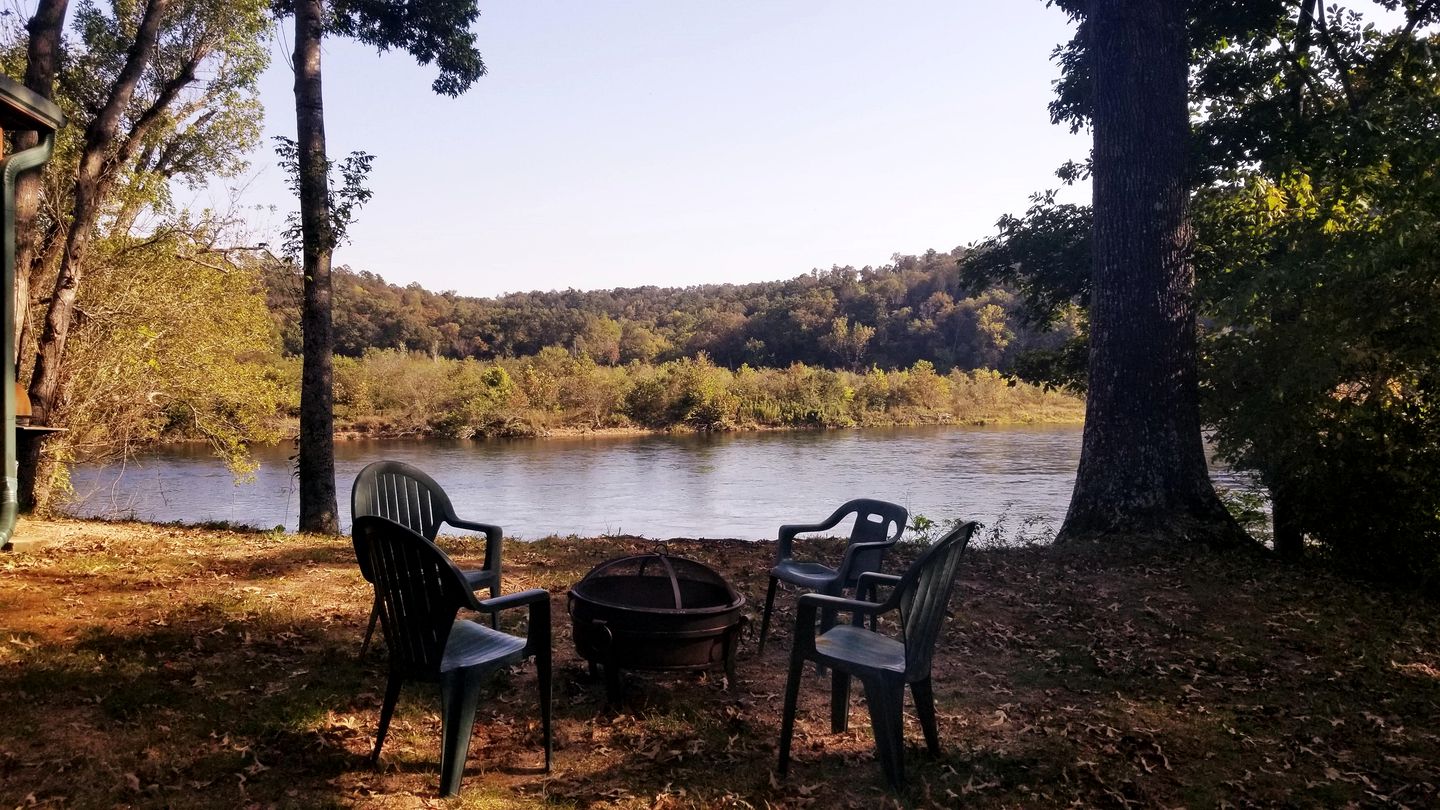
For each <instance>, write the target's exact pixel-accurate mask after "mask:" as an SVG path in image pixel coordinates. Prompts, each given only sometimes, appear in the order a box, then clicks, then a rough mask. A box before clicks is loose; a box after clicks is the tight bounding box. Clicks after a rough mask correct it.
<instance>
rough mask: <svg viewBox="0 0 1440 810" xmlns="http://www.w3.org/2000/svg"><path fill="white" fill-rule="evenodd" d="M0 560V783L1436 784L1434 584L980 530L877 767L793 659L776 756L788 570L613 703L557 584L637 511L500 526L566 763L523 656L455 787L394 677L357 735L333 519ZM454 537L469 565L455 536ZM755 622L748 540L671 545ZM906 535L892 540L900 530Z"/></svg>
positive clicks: (1415, 791)
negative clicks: (533, 538) (737, 627)
mask: <svg viewBox="0 0 1440 810" xmlns="http://www.w3.org/2000/svg"><path fill="white" fill-rule="evenodd" d="M17 535H18V536H23V537H27V538H28V537H45V538H49V539H50V540H51V542H50V544H49V545H47V546H46V547H44V548H43V549H42V550H41V551H39V552H37V553H35V554H28V555H19V554H17V555H9V556H5V557H0V710H3V712H4V722H3V723H0V805H4V806H7V807H13V806H23V805H30V804H34V805H40V806H67V807H101V806H104V807H109V806H115V805H128V806H138V807H213V806H226V807H245V806H256V807H270V806H274V807H306V808H309V807H357V806H358V807H427V806H444V807H475V808H490V807H539V806H558V807H619V808H638V807H692V806H699V807H764V806H766V805H767V804H768V805H771V806H811V807H824V808H838V807H866V808H868V807H876V806H885V805H887V804H898V805H901V806H921V807H923V806H954V805H956V804H959V803H964V804H967V805H975V806H980V807H1001V806H1017V805H1023V806H1062V805H1072V804H1078V805H1081V806H1096V807H1124V806H1136V805H1138V806H1207V805H1209V806H1215V805H1287V806H1310V807H1328V806H1340V805H1346V804H1355V805H1373V806H1382V805H1395V806H1410V807H1422V806H1435V805H1436V804H1437V803H1440V606H1437V605H1435V604H1434V603H1430V602H1426V601H1423V600H1421V599H1420V598H1418V597H1415V596H1411V595H1407V594H1404V593H1392V592H1386V591H1383V590H1378V589H1375V588H1373V587H1367V586H1364V585H1361V584H1357V583H1353V582H1349V581H1345V580H1342V579H1337V578H1335V577H1334V576H1331V575H1328V574H1325V573H1323V572H1318V571H1312V570H1306V569H1295V568H1289V567H1283V566H1279V565H1276V564H1274V563H1271V562H1268V561H1265V560H1262V559H1258V558H1254V557H1248V556H1242V557H1219V556H1213V555H1208V554H1203V553H1194V554H1192V553H1183V552H1178V551H1173V550H1171V551H1161V552H1157V553H1156V554H1155V555H1150V556H1137V555H1134V554H1124V555H1118V554H1111V555H1105V554H1097V553H1095V552H1093V551H1086V552H1079V551H1066V550H1057V549H1043V548H1027V549H1011V550H1003V549H972V550H971V551H970V552H968V555H969V556H968V557H967V564H966V566H965V569H964V571H963V573H962V575H961V580H960V582H959V585H958V587H957V593H956V595H955V597H954V600H953V602H952V613H953V619H952V621H951V622H949V623H948V625H947V627H946V630H945V633H944V636H943V637H942V641H941V644H942V649H941V651H940V652H939V653H938V655H937V659H936V670H935V676H936V679H937V704H938V707H939V713H940V727H941V740H942V744H943V752H942V754H941V756H940V757H939V758H934V759H932V758H931V757H929V756H928V755H926V754H925V753H924V750H923V745H922V744H921V742H920V734H919V729H918V728H917V727H916V725H915V723H914V721H913V718H912V719H910V720H907V743H908V748H909V750H908V752H907V767H908V769H909V774H910V784H909V787H908V788H907V789H906V791H905V792H903V793H902V794H898V795H897V794H892V793H890V792H888V791H887V790H886V789H885V787H884V785H883V783H882V782H881V779H880V773H879V768H878V766H877V765H876V764H875V763H874V761H873V759H872V743H871V739H870V735H869V724H868V717H867V715H866V713H865V708H864V703H863V700H861V699H860V697H859V695H858V692H859V690H858V689H857V690H855V691H856V693H857V694H856V695H855V697H854V698H852V700H853V703H852V706H851V724H850V725H851V730H850V731H849V732H847V733H844V734H838V735H837V734H831V733H829V723H828V713H827V711H826V700H827V698H828V687H827V682H825V681H821V680H820V679H817V678H807V680H806V682H805V684H804V686H803V690H802V692H801V713H800V720H799V724H798V729H797V736H796V744H795V761H794V763H793V764H792V769H791V775H790V777H789V778H787V779H780V778H778V777H777V776H775V774H774V773H773V769H774V757H775V744H776V740H777V736H778V728H779V715H780V702H781V691H782V689H783V679H784V670H785V656H786V650H787V648H788V641H789V636H790V630H791V628H790V624H791V623H793V609H792V607H793V597H792V596H791V595H788V594H785V595H782V596H781V598H780V599H778V600H777V608H778V610H779V616H778V617H777V620H776V623H775V625H773V626H772V634H773V635H772V637H771V643H770V644H769V645H768V646H767V650H766V652H765V654H764V655H763V656H758V655H757V654H756V652H755V650H754V643H753V638H749V639H747V640H746V643H745V645H744V646H743V647H742V653H741V661H740V665H739V679H738V681H739V682H738V683H736V684H727V683H726V682H725V680H724V678H723V676H722V675H721V674H720V673H718V672H710V673H690V674H681V675H658V674H645V673H640V674H636V675H634V676H632V677H630V678H629V681H628V684H627V696H626V700H625V703H624V704H623V705H622V706H620V707H618V708H615V709H611V708H607V707H606V706H605V701H604V686H603V684H601V683H596V682H593V681H592V680H591V679H590V677H589V675H588V673H587V671H586V667H585V666H584V662H583V661H580V660H578V659H577V658H576V657H575V654H574V651H573V647H572V646H571V643H570V628H569V625H568V620H567V619H566V618H565V616H566V614H565V611H564V604H565V603H564V590H565V588H566V587H567V586H568V585H570V584H572V583H574V582H575V581H577V580H578V579H579V578H580V577H581V576H583V574H584V573H585V572H586V571H587V570H588V569H589V568H590V567H591V566H593V565H594V564H596V563H597V562H600V561H601V560H604V559H608V558H610V557H613V556H618V555H621V554H625V553H633V552H634V551H636V550H640V549H648V548H650V547H651V546H652V544H651V543H649V542H648V541H642V540H634V539H629V538H604V539H599V540H575V539H567V540H553V539H552V540H545V541H539V542H534V543H515V542H512V543H510V544H508V545H507V546H506V550H505V561H506V588H507V590H514V589H520V588H524V587H544V588H547V589H549V590H550V591H551V592H552V593H553V594H554V599H555V605H554V607H555V631H556V641H555V655H556V672H557V677H556V688H555V699H556V743H557V748H556V759H555V769H554V771H553V772H552V773H551V774H549V775H546V774H543V773H541V772H540V769H539V767H538V766H539V765H540V763H541V752H540V747H539V727H538V719H537V713H536V711H535V708H534V671H533V668H532V667H529V666H526V667H520V668H517V669H515V670H514V671H512V672H508V673H505V674H503V675H502V676H501V677H499V678H497V679H496V681H495V682H494V684H493V685H492V686H491V687H490V689H489V691H488V692H487V698H486V700H485V702H484V703H483V704H482V708H481V712H480V717H479V721H478V723H477V725H476V728H475V738H474V740H473V742H472V747H471V755H470V760H469V764H468V769H467V772H466V777H465V782H464V790H463V792H462V795H461V797H460V798H459V799H456V800H450V801H441V800H439V799H437V798H435V792H436V789H437V785H438V761H439V752H438V742H439V719H438V699H437V697H436V696H435V695H434V694H432V693H431V692H430V690H427V689H424V688H423V687H413V688H407V691H406V692H405V693H404V695H403V697H402V700H401V704H400V708H399V710H398V712H397V715H396V719H395V722H394V724H393V726H392V730H391V736H390V739H389V740H388V741H387V743H386V752H385V756H384V758H383V761H382V765H381V767H380V768H378V769H375V768H371V767H370V766H369V764H368V762H367V759H366V757H367V754H368V752H369V748H370V746H371V744H372V742H373V734H374V730H375V725H376V716H377V713H378V707H379V704H380V691H381V688H382V684H383V682H384V675H383V673H384V658H383V647H382V648H381V651H377V652H374V653H372V655H370V656H369V657H367V658H365V659H364V660H360V659H358V658H357V655H356V653H357V651H358V648H359V639H360V634H361V632H362V631H363V627H364V620H365V618H366V615H367V612H368V609H369V604H370V599H369V594H368V592H367V586H366V585H365V584H364V582H363V581H362V580H361V579H360V578H359V576H358V574H357V572H356V570H355V565H354V558H353V552H352V550H351V548H350V544H349V542H348V540H347V539H345V538H336V537H318V536H295V535H289V536H285V535H277V534H273V533H255V532H231V531H225V530H222V529H208V528H207V529H187V528H183V527H175V526H153V525H144V524H133V523H123V524H106V523H94V522H79V521H62V522H39V521H25V522H22V524H21V526H20V527H19V529H18V530H17ZM449 547H450V548H451V549H453V550H455V552H456V556H457V558H458V559H460V560H461V561H462V562H463V561H464V560H465V559H466V558H467V552H470V551H473V550H474V549H473V548H467V545H466V544H465V543H463V542H461V541H454V542H451V543H450V545H449ZM670 549H671V551H672V552H673V553H677V554H682V555H685V556H691V557H695V558H697V559H700V560H702V561H704V562H707V563H709V564H711V565H713V566H715V567H716V568H717V569H719V570H721V571H722V572H723V573H724V574H725V575H726V576H727V577H728V578H729V579H730V580H731V581H732V582H733V583H734V584H735V585H736V587H737V588H738V589H740V590H741V592H742V593H744V594H746V595H747V597H748V599H749V603H748V605H747V608H746V609H747V611H748V612H749V613H750V614H751V616H752V618H753V619H755V620H756V621H754V622H752V623H751V625H750V626H751V628H752V630H753V629H754V628H756V627H758V610H759V604H760V600H761V599H762V598H763V594H764V585H765V572H766V570H767V568H768V566H769V555H770V554H771V553H772V549H771V547H770V546H768V545H765V544H754V545H752V544H746V543H740V542H727V541H705V542H694V541H675V542H672V543H671V544H670ZM915 551H916V549H915V548H914V547H909V546H907V547H905V548H903V549H902V550H901V552H900V554H901V555H912V554H914V553H915Z"/></svg>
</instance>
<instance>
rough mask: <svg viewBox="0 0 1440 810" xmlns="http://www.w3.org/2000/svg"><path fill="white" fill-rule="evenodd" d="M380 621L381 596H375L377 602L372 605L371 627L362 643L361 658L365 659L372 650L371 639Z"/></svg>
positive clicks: (366, 631) (368, 628)
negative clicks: (366, 652)
mask: <svg viewBox="0 0 1440 810" xmlns="http://www.w3.org/2000/svg"><path fill="white" fill-rule="evenodd" d="M378 621H380V594H378V593H377V594H375V601H374V602H373V603H372V604H371V605H370V626H369V627H367V628H365V640H364V641H362V642H361V643H360V657H361V658H364V657H365V651H366V650H369V649H370V637H371V636H373V635H375V623H376V622H378Z"/></svg>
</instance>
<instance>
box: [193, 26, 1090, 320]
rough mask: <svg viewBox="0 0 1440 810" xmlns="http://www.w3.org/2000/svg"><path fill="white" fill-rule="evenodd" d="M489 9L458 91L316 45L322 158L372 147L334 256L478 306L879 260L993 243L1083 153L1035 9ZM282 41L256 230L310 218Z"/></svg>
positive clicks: (425, 75) (383, 58) (1051, 32)
mask: <svg viewBox="0 0 1440 810" xmlns="http://www.w3.org/2000/svg"><path fill="white" fill-rule="evenodd" d="M481 11H482V16H481V18H480V19H479V21H478V22H477V23H476V25H475V28H474V30H475V32H476V34H477V38H478V46H479V49H480V51H481V53H482V55H483V57H484V60H485V63H486V66H487V67H488V69H489V73H488V75H486V76H484V77H482V78H481V79H480V80H479V81H478V82H477V83H476V84H475V86H474V87H473V88H472V89H471V90H470V91H469V92H468V93H467V94H465V95H464V96H462V97H460V98H458V99H451V98H446V97H441V96H436V95H435V94H433V93H432V92H431V90H430V82H431V80H432V79H433V78H434V76H435V71H434V69H433V67H430V68H426V67H420V66H417V65H415V64H414V61H413V60H412V59H411V57H410V56H409V55H408V54H406V53H403V52H391V53H387V54H383V55H377V54H376V53H375V52H374V51H373V50H372V49H368V48H365V47H364V46H360V45H357V44H354V43H351V42H348V41H344V40H339V39H331V40H328V41H327V44H326V46H325V53H324V63H323V69H324V80H325V85H324V88H325V114H326V133H327V138H328V145H329V151H330V156H331V158H332V160H338V159H340V158H342V157H343V156H344V155H345V154H346V153H348V152H350V151H352V150H364V151H366V152H369V153H371V154H374V155H375V156H376V158H375V163H374V168H373V170H372V172H371V175H370V187H371V188H372V189H373V191H374V197H373V198H372V199H371V201H370V202H369V204H368V205H366V207H365V208H364V209H363V210H362V211H361V212H360V214H359V218H358V220H357V221H356V222H355V224H353V225H352V226H351V228H350V236H351V242H350V243H349V244H347V245H344V246H342V247H341V248H339V249H338V250H337V251H336V254H335V262H336V264H337V265H340V264H343V265H348V266H349V267H350V268H352V269H354V270H368V271H371V272H374V273H377V274H379V275H381V276H383V277H384V278H385V279H386V280H387V281H390V282H392V283H397V284H402V285H403V284H409V283H412V282H418V283H419V284H421V285H422V286H424V287H426V288H427V289H431V290H436V291H439V290H454V291H456V292H458V293H460V294H463V295H479V296H493V295H497V294H501V293H504V292H520V291H527V290H537V289H538V290H550V289H565V288H572V287H573V288H576V289H585V290H590V289H606V288H613V287H634V286H641V285H651V284H653V285H659V286H689V285H693V284H705V283H726V282H730V283H744V282H751V281H764V280H775V279H783V278H791V277H794V276H797V275H800V274H802V273H805V272H808V271H809V270H810V269H812V268H817V267H818V268H828V267H830V266H832V265H853V266H856V267H860V266H864V265H867V264H868V265H880V264H884V263H887V262H888V261H889V260H890V257H891V256H892V255H893V254H895V253H921V252H923V251H925V250H926V249H929V248H934V249H936V250H941V251H947V250H950V249H951V248H954V247H956V246H958V245H962V244H967V243H970V242H973V241H976V240H978V239H982V238H984V237H986V236H989V235H991V234H992V233H994V230H995V228H994V223H995V220H996V219H997V218H999V216H1000V215H1002V214H1004V213H1018V212H1020V211H1022V210H1023V209H1024V208H1025V207H1026V205H1027V203H1028V197H1029V195H1030V194H1031V193H1032V192H1034V191H1038V190H1041V189H1045V188H1053V187H1055V186H1057V185H1058V184H1059V181H1057V180H1056V179H1055V177H1054V171H1055V169H1056V167H1057V166H1059V165H1060V164H1061V163H1063V162H1064V161H1066V160H1068V159H1072V158H1080V157H1083V156H1084V154H1085V153H1086V151H1087V149H1088V136H1087V135H1086V134H1084V133H1081V134H1078V135H1073V134H1071V133H1070V132H1069V131H1068V129H1067V128H1065V127H1059V126H1054V125H1052V124H1051V123H1050V121H1049V114H1048V111H1047V109H1046V104H1047V103H1048V101H1049V99H1050V95H1051V82H1052V81H1053V80H1054V79H1055V77H1056V76H1057V74H1058V71H1057V69H1056V67H1055V66H1054V64H1053V63H1052V62H1051V61H1050V53H1051V51H1052V50H1053V49H1054V48H1055V46H1056V45H1057V44H1060V43H1062V42H1064V41H1066V40H1068V39H1069V37H1070V33H1071V30H1070V24H1069V22H1068V20H1067V19H1066V17H1065V15H1064V14H1063V13H1061V12H1060V11H1058V10H1056V9H1053V8H1047V7H1046V5H1045V3H1044V2H1043V1H1042V0H907V1H906V2H903V3H876V2H873V1H872V2H859V1H857V0H830V1H829V2H820V0H769V1H768V2H761V1H758V0H732V2H726V3H700V2H674V0H669V1H668V2H666V1H665V0H608V1H607V2H586V1H585V0H481ZM291 34H292V32H291V30H290V29H289V26H288V25H286V26H285V27H284V28H281V29H279V30H278V31H277V36H276V41H275V43H274V44H273V46H272V50H273V52H274V60H273V63H272V65H271V68H270V70H269V71H268V72H267V73H266V74H265V76H264V78H263V79H262V83H261V98H262V101H263V102H264V104H265V106H266V122H265V131H266V143H265V145H264V147H263V148H262V149H261V150H259V151H257V153H256V154H255V155H254V156H253V159H252V161H253V165H252V167H251V172H250V174H248V175H246V176H245V177H244V178H242V179H241V180H239V181H237V185H239V186H240V187H241V188H242V194H241V197H240V200H241V201H242V202H243V203H244V204H246V205H249V206H259V207H260V208H259V209H258V210H252V211H251V212H250V215H249V218H250V219H251V221H252V222H253V223H254V226H255V227H256V228H257V229H260V230H261V231H264V230H266V229H269V230H270V231H271V232H278V230H279V229H280V228H281V227H282V226H283V220H284V217H285V214H286V213H287V212H288V211H290V210H293V209H294V208H295V207H296V203H295V202H294V200H293V198H292V197H291V196H290V194H289V192H288V191H287V190H286V188H285V183H284V177H283V175H282V173H281V171H280V170H279V168H278V167H277V166H276V165H275V158H274V153H273V150H272V148H271V142H270V141H269V137H270V136H273V135H287V136H290V137H293V136H294V130H295V118H294V101H293V96H292V95H291V92H292V91H291V86H292V83H293V73H292V72H291V69H290V65H289V50H290V48H291V46H292V44H293V39H292V36H291ZM201 193H202V194H207V195H209V198H208V199H205V200H196V201H195V203H196V204H200V205H224V201H223V199H221V198H222V197H223V196H224V195H223V194H217V192H215V191H214V190H212V191H209V192H201ZM1088 193H1089V192H1088V189H1087V188H1076V189H1071V190H1069V191H1068V192H1067V194H1068V195H1072V196H1075V197H1078V198H1084V197H1087V196H1088Z"/></svg>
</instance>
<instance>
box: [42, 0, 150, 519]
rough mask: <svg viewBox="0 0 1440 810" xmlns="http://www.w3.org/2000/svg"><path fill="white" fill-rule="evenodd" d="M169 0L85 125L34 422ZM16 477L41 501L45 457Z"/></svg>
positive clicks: (58, 363) (50, 407)
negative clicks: (115, 153) (117, 146)
mask: <svg viewBox="0 0 1440 810" xmlns="http://www.w3.org/2000/svg"><path fill="white" fill-rule="evenodd" d="M169 5H170V0H149V2H148V3H147V4H146V6H145V12H144V14H143V16H142V17H141V19H140V25H139V27H138V28H137V29H136V32H135V41H134V42H133V43H132V44H131V46H130V49H129V51H128V52H127V53H126V55H125V65H124V66H123V67H122V68H121V69H120V73H119V75H118V76H116V78H115V83H114V84H113V85H111V87H110V92H109V94H108V96H107V97H106V100H105V105H104V106H103V107H102V108H101V109H100V112H99V113H98V114H96V116H95V118H94V119H93V120H91V122H90V125H89V126H88V127H86V128H85V139H84V146H83V147H82V151H81V154H80V166H79V168H78V169H77V170H76V174H75V201H74V205H73V207H72V208H71V222H70V230H69V233H67V234H66V236H65V245H64V248H63V251H62V253H61V254H60V268H59V272H58V273H57V274H56V277H55V289H54V292H53V294H52V295H51V296H50V305H49V306H48V307H47V309H46V311H45V323H44V327H43V329H42V331H41V333H40V341H39V344H38V346H37V348H36V352H35V369H34V372H33V373H32V374H31V375H30V389H29V394H30V407H31V410H32V412H33V417H32V418H33V419H34V421H35V422H36V423H37V424H40V425H49V424H51V419H52V418H53V417H54V415H55V412H56V410H57V408H58V405H59V397H60V390H61V388H60V384H61V381H62V379H63V376H64V375H63V369H64V358H65V343H66V340H67V339H68V338H69V336H70V322H71V319H72V317H73V316H74V313H75V296H76V294H77V293H78V292H79V287H80V280H81V277H82V275H83V269H84V260H85V255H86V252H87V251H88V250H89V247H90V239H91V237H92V236H93V235H94V231H95V225H96V222H97V221H98V220H99V218H100V212H101V209H102V207H103V204H104V199H105V194H106V191H107V189H108V183H107V177H110V176H113V169H112V164H111V157H112V156H111V155H110V150H111V147H112V145H113V144H114V143H115V139H116V134H117V132H118V131H119V127H120V123H121V120H122V117H123V115H124V113H125V109H126V108H127V107H128V106H129V105H130V101H131V99H132V98H133V97H134V94H135V88H136V87H137V86H138V85H139V83H140V79H141V76H142V75H143V74H144V71H145V68H146V67H147V66H148V65H149V63H150V57H151V55H152V54H153V53H154V50H155V42H156V39H157V38H158V36H159V31H160V24H161V20H162V19H163V18H164V16H165V13H166V11H167V9H168V8H169ZM17 464H18V467H19V479H20V481H22V482H24V487H23V488H22V491H21V492H20V493H19V500H20V501H21V502H22V503H27V504H30V505H32V506H33V505H43V504H44V502H45V500H46V495H47V490H46V482H48V481H49V479H50V477H51V476H50V475H49V471H48V470H47V469H46V466H47V465H46V464H45V457H44V455H43V454H41V453H40V452H39V450H38V448H37V449H36V450H33V451H31V452H27V453H25V454H23V455H22V456H20V457H19V458H18V459H17Z"/></svg>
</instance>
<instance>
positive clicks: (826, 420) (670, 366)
mask: <svg viewBox="0 0 1440 810" xmlns="http://www.w3.org/2000/svg"><path fill="white" fill-rule="evenodd" d="M285 373H287V374H292V373H293V374H294V375H295V376H296V377H297V378H298V375H299V364H298V361H296V362H295V363H294V367H293V368H288V367H287V368H286V372H285ZM286 388H288V389H289V390H292V391H298V386H286ZM298 407H299V402H298V398H297V399H296V400H293V401H291V402H288V403H286V405H285V407H284V410H285V412H286V414H285V415H286V416H288V417H290V418H292V419H293V418H294V417H295V416H297V415H298ZM335 416H336V425H337V433H339V434H341V435H342V436H354V437H367V438H379V437H399V436H408V437H435V438H482V437H535V436H554V435H575V434H605V433H619V434H624V433H641V432H643V433H650V432H685V431H702V432H703V431H730V430H775V429H781V430H783V429H807V428H846V427H880V426H907V425H946V424H952V425H987V424H1079V423H1080V422H1081V421H1083V418H1084V402H1083V400H1081V399H1080V398H1079V397H1076V396H1074V395H1073V394H1070V393H1067V392H1064V391H1059V390H1053V389H1051V390H1046V389H1044V388H1042V387H1040V386H1036V385H1032V384H1030V383H1025V382H1021V381H1019V380H1016V379H1014V378H1011V377H1007V376H1005V375H1003V374H1001V373H1000V372H998V371H990V370H985V369H978V370H975V371H968V372H967V371H963V370H960V369H955V370H952V371H950V372H949V373H946V374H941V373H940V372H939V371H938V370H936V368H935V366H934V365H933V364H931V363H930V362H928V361H924V360H922V361H919V362H917V363H915V364H914V365H913V366H911V367H910V368H906V369H894V370H888V371H887V370H883V369H879V368H871V369H869V370H868V371H863V372H862V371H847V370H837V369H825V368H817V367H811V366H806V365H803V364H800V363H796V364H794V365H791V366H789V367H788V368H783V369H775V368H751V367H750V366H741V367H740V368H738V369H734V370H732V369H728V368H725V367H723V366H717V365H715V364H714V363H713V362H711V361H710V360H709V358H707V357H706V356H704V355H700V356H697V357H693V358H683V359H679V360H671V361H668V362H665V363H660V364H649V363H639V362H635V363H630V364H627V365H623V366H621V365H617V366H607V365H601V364H598V363H596V362H595V361H593V360H592V359H590V358H589V357H587V356H585V355H583V354H581V355H578V356H577V355H574V354H571V353H570V352H567V351H564V350H561V349H546V350H544V351H542V352H541V353H540V354H538V355H535V356H532V357H524V358H504V359H498V360H493V361H478V360H474V359H465V360H454V359H449V358H444V357H431V356H429V355H425V354H421V353H411V352H401V351H394V350H383V351H380V350H377V351H370V352H367V353H366V354H365V355H364V356H363V357H361V358H345V357H337V358H335Z"/></svg>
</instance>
